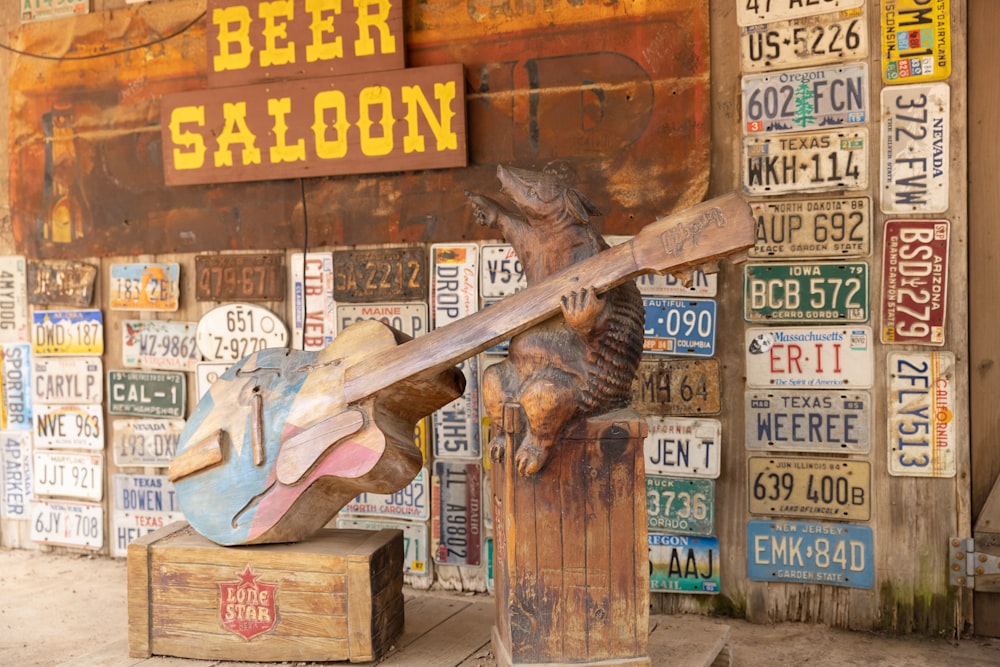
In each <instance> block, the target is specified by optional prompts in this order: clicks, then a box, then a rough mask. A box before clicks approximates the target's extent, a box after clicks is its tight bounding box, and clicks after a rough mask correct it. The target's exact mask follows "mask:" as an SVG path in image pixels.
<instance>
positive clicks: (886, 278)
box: [882, 220, 949, 345]
mask: <svg viewBox="0 0 1000 667" xmlns="http://www.w3.org/2000/svg"><path fill="white" fill-rule="evenodd" d="M948 239H949V223H948V221H947V220H888V221H886V223H885V239H884V242H883V245H882V247H883V248H884V249H885V250H884V252H885V256H884V258H883V261H882V342H883V343H908V344H910V343H916V344H922V345H944V318H945V312H946V311H947V308H946V305H947V304H946V302H947V298H946V297H947V294H948Z"/></svg>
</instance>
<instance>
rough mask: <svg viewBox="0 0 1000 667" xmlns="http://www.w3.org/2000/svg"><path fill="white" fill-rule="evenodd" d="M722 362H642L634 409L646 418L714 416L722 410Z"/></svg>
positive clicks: (713, 360) (637, 376)
mask: <svg viewBox="0 0 1000 667" xmlns="http://www.w3.org/2000/svg"><path fill="white" fill-rule="evenodd" d="M720 381H721V380H720V372H719V360H718V359H666V358H660V359H642V360H641V361H640V362H639V369H638V372H637V373H636V376H635V381H634V382H633V383H632V407H633V408H634V409H635V410H636V411H637V412H639V413H640V414H645V415H701V414H705V415H714V414H716V413H718V412H719V411H720V410H721V409H722V401H721V398H720V391H719V387H720Z"/></svg>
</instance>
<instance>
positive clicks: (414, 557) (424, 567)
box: [337, 515, 431, 577]
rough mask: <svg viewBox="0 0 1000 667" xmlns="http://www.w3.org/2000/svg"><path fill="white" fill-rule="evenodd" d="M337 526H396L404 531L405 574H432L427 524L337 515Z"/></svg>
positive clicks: (367, 527)
mask: <svg viewBox="0 0 1000 667" xmlns="http://www.w3.org/2000/svg"><path fill="white" fill-rule="evenodd" d="M337 528H353V529H355V530H385V529H386V528H390V529H392V528H395V529H397V530H401V531H403V574H410V575H415V576H419V577H426V576H427V575H429V574H430V571H431V570H430V554H431V547H430V542H429V541H428V539H427V524H426V523H416V522H414V521H393V520H390V519H385V520H378V519H355V518H352V517H346V516H340V515H338V516H337Z"/></svg>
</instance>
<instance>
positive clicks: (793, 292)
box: [743, 262, 868, 322]
mask: <svg viewBox="0 0 1000 667" xmlns="http://www.w3.org/2000/svg"><path fill="white" fill-rule="evenodd" d="M743 319H744V320H746V321H747V322H821V321H826V322H867V321H868V263H867V262H851V263H840V262H838V263H808V264H807V263H801V264H786V263H781V264H779V263H770V264H745V265H744V267H743Z"/></svg>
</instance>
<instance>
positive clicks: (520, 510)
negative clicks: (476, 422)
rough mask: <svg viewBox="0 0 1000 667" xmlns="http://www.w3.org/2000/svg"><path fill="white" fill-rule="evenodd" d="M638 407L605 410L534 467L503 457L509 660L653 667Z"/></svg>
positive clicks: (502, 545) (499, 630)
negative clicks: (522, 470)
mask: <svg viewBox="0 0 1000 667" xmlns="http://www.w3.org/2000/svg"><path fill="white" fill-rule="evenodd" d="M645 436H646V423H645V421H643V420H642V419H641V418H639V417H638V415H636V413H634V412H633V411H631V410H623V411H619V412H614V413H609V414H605V415H601V416H599V417H593V418H591V419H589V420H587V421H584V422H580V423H579V424H578V425H576V427H575V428H572V429H571V430H570V431H569V432H568V433H567V434H566V436H565V437H564V438H563V440H562V441H561V442H559V443H557V444H556V446H555V448H554V449H553V453H552V455H551V457H550V459H549V461H548V463H547V464H546V466H545V467H544V468H543V469H542V470H541V472H540V473H539V474H537V475H535V476H532V477H523V476H521V475H519V474H518V473H517V471H516V470H515V469H514V467H513V465H512V463H513V457H512V455H511V453H510V452H508V453H507V456H506V458H505V461H504V462H503V463H493V464H492V468H491V482H492V489H493V521H494V524H493V525H494V541H495V545H496V546H495V553H496V567H495V568H494V577H495V586H496V608H497V619H496V625H495V626H494V627H493V638H492V639H493V650H494V653H495V654H496V656H497V664H498V665H499V666H500V667H514V666H516V665H554V664H563V663H572V664H573V665H574V666H575V665H601V667H625V666H628V667H648V666H649V665H650V660H649V656H648V636H649V547H648V544H647V533H646V490H645V471H644V468H643V453H642V443H643V440H644V438H645Z"/></svg>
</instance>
